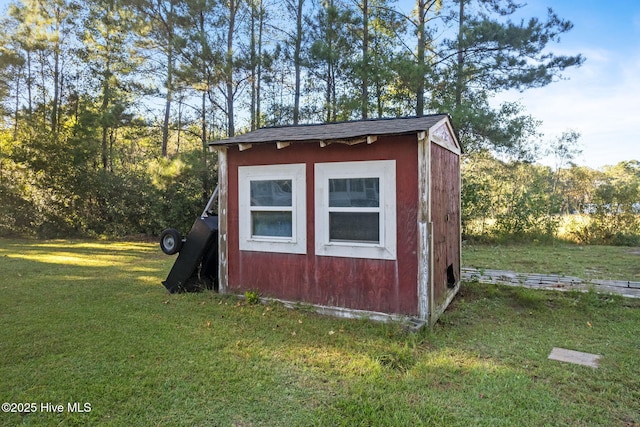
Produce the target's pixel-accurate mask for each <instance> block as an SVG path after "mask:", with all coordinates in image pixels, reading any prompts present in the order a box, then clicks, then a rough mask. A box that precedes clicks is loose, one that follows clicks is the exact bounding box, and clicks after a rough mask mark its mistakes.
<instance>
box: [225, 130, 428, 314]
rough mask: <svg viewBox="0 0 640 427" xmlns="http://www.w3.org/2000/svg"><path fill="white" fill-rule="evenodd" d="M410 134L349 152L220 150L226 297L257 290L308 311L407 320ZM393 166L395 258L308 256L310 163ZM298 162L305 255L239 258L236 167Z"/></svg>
mask: <svg viewBox="0 0 640 427" xmlns="http://www.w3.org/2000/svg"><path fill="white" fill-rule="evenodd" d="M417 151H418V148H417V144H416V135H415V134H413V135H408V136H395V137H379V138H378V140H377V141H376V142H374V143H373V144H370V145H368V144H358V145H353V146H348V145H343V144H331V145H329V146H326V147H324V148H321V147H320V145H319V144H317V143H298V144H292V145H290V146H288V147H285V148H282V149H277V147H276V144H261V145H254V146H253V147H252V148H250V149H248V150H245V151H242V152H240V151H239V150H238V148H237V147H230V148H229V149H228V151H227V162H228V170H227V173H228V196H227V197H228V204H227V224H226V226H227V232H226V237H227V241H226V243H227V245H228V253H227V258H228V263H227V268H228V283H227V290H228V291H229V292H232V293H242V292H244V291H246V290H257V291H258V292H260V293H261V294H262V295H263V296H266V297H274V298H279V299H283V300H291V301H302V302H308V303H312V304H321V305H327V306H337V307H346V308H352V309H359V310H370V311H379V312H385V313H398V314H407V315H416V314H418V308H417V286H416V278H417V276H418V267H417V254H416V251H417V248H418V241H417V227H416V224H417V215H418V206H417V200H418V189H417V179H418V178H417V177H418V171H417V167H418V165H417V162H416V158H417V156H418V152H417ZM388 159H394V160H396V170H397V174H396V204H397V206H396V209H397V210H396V215H397V216H396V221H397V259H396V260H379V259H357V258H339V257H328V256H316V255H315V238H314V235H313V231H314V216H315V209H314V184H315V182H314V164H315V163H323V162H338V161H339V162H346V161H366V160H388ZM288 163H306V165H307V168H306V174H307V175H306V186H307V207H306V211H307V212H306V214H307V254H306V255H300V254H283V253H264V252H252V251H240V250H239V242H238V194H237V191H238V167H239V166H250V165H267V164H270V165H273V164H288Z"/></svg>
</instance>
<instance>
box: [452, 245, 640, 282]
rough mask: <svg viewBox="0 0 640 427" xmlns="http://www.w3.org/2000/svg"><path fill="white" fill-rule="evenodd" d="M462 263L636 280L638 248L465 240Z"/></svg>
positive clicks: (639, 274) (639, 262)
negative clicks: (477, 242)
mask: <svg viewBox="0 0 640 427" xmlns="http://www.w3.org/2000/svg"><path fill="white" fill-rule="evenodd" d="M462 264H463V266H465V267H475V268H487V269H488V268H490V269H497V270H511V271H517V272H520V273H541V274H557V275H563V276H575V277H580V278H583V279H605V280H631V281H640V248H631V247H621V246H597V245H574V244H560V243H557V244H554V245H548V244H536V243H530V244H524V243H518V244H505V245H494V244H487V245H481V244H466V245H463V248H462Z"/></svg>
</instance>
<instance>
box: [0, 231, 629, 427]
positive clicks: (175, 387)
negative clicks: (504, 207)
mask: <svg viewBox="0 0 640 427" xmlns="http://www.w3.org/2000/svg"><path fill="white" fill-rule="evenodd" d="M68 254H71V255H73V256H72V259H71V262H69V263H53V262H50V261H48V260H50V258H48V256H49V255H55V256H67V255H68ZM15 255H21V256H20V257H16V256H15ZM24 255H26V256H24ZM54 259H56V258H54ZM58 259H59V258H58ZM174 259H175V258H173V257H167V256H165V255H163V254H162V253H161V252H160V250H159V249H158V248H157V245H155V244H141V243H131V244H129V243H109V242H71V241H54V242H29V241H19V242H13V241H8V240H0V271H2V273H3V275H2V278H1V279H0V292H1V293H2V296H1V297H0V322H2V325H3V327H2V328H0V354H1V355H2V357H3V363H2V364H0V401H2V402H32V401H33V402H53V403H63V404H65V405H66V403H67V402H90V403H91V407H92V410H91V412H89V413H79V414H78V413H76V414H72V413H69V412H65V413H62V414H51V413H42V412H38V413H29V414H26V413H25V414H15V413H0V425H20V424H26V425H42V426H48V425H117V426H119V425H165V426H178V425H185V426H194V425H219V426H296V425H298V426H314V425H316V426H328V425H331V426H340V425H342V426H353V425H368V426H407V425H447V426H449V425H452V426H471V425H472V426H476V425H486V426H513V425H518V426H539V425H590V426H591V425H602V426H611V425H621V426H628V425H636V424H638V423H640V403H639V402H640V366H639V365H638V363H637V355H638V351H639V349H640V336H639V335H638V334H637V331H638V327H639V326H640V302H638V301H636V300H625V299H622V298H619V297H610V296H600V295H596V294H594V293H586V294H578V293H565V294H559V293H553V292H543V291H540V292H535V291H532V290H525V289H517V288H503V287H500V286H496V285H479V284H463V286H462V289H461V293H460V295H459V296H458V297H456V299H455V300H454V302H453V304H452V305H451V306H450V308H449V309H448V310H447V311H446V312H445V314H444V315H443V316H442V318H441V321H440V322H439V323H438V324H437V325H436V326H435V328H434V329H433V330H432V331H422V332H420V333H418V334H413V333H409V332H406V331H405V330H404V329H403V328H402V327H401V326H400V325H397V324H380V323H372V322H368V321H364V320H341V319H335V318H329V317H323V316H319V315H316V314H313V313H310V312H307V311H304V310H290V309H286V308H284V307H283V306H281V305H279V304H270V305H266V306H265V305H259V304H258V305H249V304H247V303H246V302H244V301H242V300H239V299H236V298H235V297H231V296H220V295H217V294H213V293H210V292H205V293H200V294H181V295H169V294H168V293H167V292H166V291H165V289H164V288H163V287H162V285H161V284H160V283H161V281H162V280H163V279H164V278H165V277H166V274H167V273H168V271H169V268H170V267H171V264H172V262H173V260H174ZM78 260H81V261H78ZM84 260H94V262H95V264H91V265H89V264H83V262H84ZM555 346H559V347H565V348H570V349H575V350H582V351H588V352H593V353H598V354H601V355H603V358H602V363H601V367H600V368H598V369H592V368H587V367H582V366H577V365H569V364H562V363H559V362H554V361H549V360H548V359H547V357H548V354H549V352H550V351H551V349H552V348H553V347H555Z"/></svg>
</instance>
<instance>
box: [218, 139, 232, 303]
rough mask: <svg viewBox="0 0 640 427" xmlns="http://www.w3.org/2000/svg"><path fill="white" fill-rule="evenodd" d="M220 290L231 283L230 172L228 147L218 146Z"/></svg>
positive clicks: (224, 290)
mask: <svg viewBox="0 0 640 427" xmlns="http://www.w3.org/2000/svg"><path fill="white" fill-rule="evenodd" d="M218 189H219V193H218V292H220V293H221V294H224V293H226V292H227V287H228V285H229V265H228V258H227V257H228V253H229V248H228V227H227V214H228V212H229V210H228V200H229V173H228V166H227V147H220V148H218Z"/></svg>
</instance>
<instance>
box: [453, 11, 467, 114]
mask: <svg viewBox="0 0 640 427" xmlns="http://www.w3.org/2000/svg"><path fill="white" fill-rule="evenodd" d="M464 1H465V0H460V21H459V24H458V25H459V26H458V58H457V64H456V66H457V67H456V93H455V103H456V104H455V108H456V109H458V108H460V105H462V92H463V90H464V87H463V86H464V75H463V73H464V50H463V49H462V43H463V41H464Z"/></svg>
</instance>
